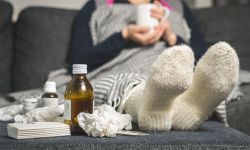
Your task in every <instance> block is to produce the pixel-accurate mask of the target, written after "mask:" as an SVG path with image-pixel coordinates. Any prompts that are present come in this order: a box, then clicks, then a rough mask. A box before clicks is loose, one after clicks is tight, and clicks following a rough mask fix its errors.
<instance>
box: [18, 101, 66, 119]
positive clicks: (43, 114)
mask: <svg viewBox="0 0 250 150" xmlns="http://www.w3.org/2000/svg"><path fill="white" fill-rule="evenodd" d="M63 112H64V105H58V106H55V107H42V108H37V109H34V110H32V111H30V112H28V113H26V114H25V115H16V116H15V117H14V120H15V122H16V123H30V122H62V121H63V119H59V118H62V117H59V116H60V115H62V114H63Z"/></svg>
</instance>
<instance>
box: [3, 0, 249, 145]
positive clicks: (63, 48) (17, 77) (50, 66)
mask: <svg viewBox="0 0 250 150" xmlns="http://www.w3.org/2000/svg"><path fill="white" fill-rule="evenodd" d="M236 9H237V10H238V11H237V13H242V14H241V16H242V18H238V17H237V16H233V15H234V14H233V15H232V14H230V12H232V11H235V8H233V9H231V8H219V9H218V8H212V9H205V10H196V11H195V12H194V13H195V16H196V18H197V19H198V22H199V23H200V24H201V29H202V32H203V33H204V35H205V37H206V42H207V43H208V44H212V43H214V42H216V41H218V40H226V41H229V42H230V43H232V44H233V46H235V47H236V49H237V51H238V53H239V56H240V59H241V62H242V63H241V66H242V67H243V68H244V69H249V70H250V67H249V65H248V64H249V57H250V55H248V54H249V53H250V51H249V50H248V49H247V46H249V44H250V43H249V42H247V39H250V38H249V36H248V37H247V38H246V39H244V38H245V36H239V35H235V34H239V33H238V32H237V33H234V34H233V35H231V34H229V33H228V32H229V31H230V33H231V32H233V31H235V30H233V29H234V28H236V27H240V30H242V32H243V33H244V31H248V30H247V29H248V28H249V25H248V26H245V25H242V24H241V23H237V22H234V24H233V23H232V22H231V19H230V18H234V19H239V20H238V21H244V22H247V21H245V20H246V18H248V16H247V15H246V14H249V13H250V11H249V10H250V9H249V8H243V9H242V8H236ZM11 14H12V7H11V5H9V4H8V3H6V2H4V1H1V0H0V66H1V69H0V93H2V94H1V95H2V98H3V97H4V96H5V95H6V94H7V93H9V92H13V91H20V90H26V89H32V88H38V87H41V86H42V85H43V83H44V81H46V78H47V74H48V73H49V72H50V71H51V70H55V69H58V68H61V67H62V66H64V65H65V62H66V59H67V51H68V46H69V43H70V33H71V26H72V21H73V19H74V16H75V15H76V14H77V11H73V10H64V9H55V8H42V7H31V8H27V9H25V10H24V11H22V13H21V14H20V16H19V19H18V21H17V22H16V23H15V24H13V23H12V22H11V19H10V17H11ZM228 15H230V16H228ZM218 17H220V18H218ZM244 35H245V34H244ZM229 38H232V39H229ZM240 38H242V40H241V39H240ZM243 45H244V46H245V47H244V46H243ZM242 89H243V92H244V93H245V94H246V95H245V96H246V97H245V100H242V101H238V102H233V103H231V104H230V105H229V107H228V108H227V109H228V118H229V123H230V125H231V126H232V127H234V128H237V129H239V130H241V131H243V132H245V133H247V134H250V121H249V119H248V116H247V114H248V113H249V111H250V92H249V89H250V87H249V86H245V87H242ZM0 104H1V98H0ZM6 124H7V122H0V149H194V150H195V149H197V150H199V149H250V137H249V136H247V135H246V134H244V133H242V132H240V131H238V130H236V129H233V128H226V127H225V126H224V125H223V124H222V123H220V122H217V121H207V122H206V123H205V124H204V125H203V126H202V128H201V129H200V130H198V131H194V132H180V131H178V132H177V131H171V132H157V133H150V135H149V136H145V137H127V136H117V137H116V138H102V139H98V138H90V137H86V136H69V137H58V138H43V139H32V140H18V141H17V140H14V139H11V138H8V137H7V131H6ZM133 128H134V129H135V130H136V129H137V127H136V125H134V126H133Z"/></svg>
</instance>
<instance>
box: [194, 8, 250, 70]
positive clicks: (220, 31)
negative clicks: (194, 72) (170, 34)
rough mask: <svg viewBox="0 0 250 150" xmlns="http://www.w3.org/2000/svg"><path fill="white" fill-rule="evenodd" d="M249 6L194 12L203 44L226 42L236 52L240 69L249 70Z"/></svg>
mask: <svg viewBox="0 0 250 150" xmlns="http://www.w3.org/2000/svg"><path fill="white" fill-rule="evenodd" d="M249 10H250V5H242V6H227V7H214V8H212V9H210V8H206V9H200V10H195V11H194V14H195V15H194V17H195V18H196V19H197V21H198V23H199V24H200V25H201V26H200V29H201V32H202V33H203V35H204V37H205V42H206V43H208V44H210V45H211V44H214V43H216V42H217V41H219V40H223V41H227V42H228V43H230V44H231V45H232V46H233V47H234V48H235V50H236V51H237V53H238V55H239V58H240V66H241V69H244V70H250V51H249V47H250V42H249V39H250V33H249V32H247V31H249V30H250V20H249V19H248V18H249V16H250V11H249Z"/></svg>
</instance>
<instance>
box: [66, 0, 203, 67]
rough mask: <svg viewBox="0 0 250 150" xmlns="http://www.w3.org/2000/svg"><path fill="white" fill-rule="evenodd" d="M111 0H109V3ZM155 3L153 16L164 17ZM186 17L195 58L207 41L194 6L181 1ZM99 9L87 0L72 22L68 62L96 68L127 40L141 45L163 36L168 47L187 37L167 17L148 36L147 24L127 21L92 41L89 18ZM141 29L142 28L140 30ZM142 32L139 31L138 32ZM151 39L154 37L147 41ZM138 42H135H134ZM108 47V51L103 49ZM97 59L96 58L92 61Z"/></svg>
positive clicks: (129, 0) (118, 0) (133, 0)
mask: <svg viewBox="0 0 250 150" xmlns="http://www.w3.org/2000/svg"><path fill="white" fill-rule="evenodd" d="M108 2H109V1H107V4H108ZM149 2H150V3H152V2H153V1H152V0H151V1H150V0H115V1H114V3H115V4H119V3H123V4H128V3H129V4H130V3H131V4H140V3H149ZM155 4H156V7H155V8H154V9H153V10H152V16H153V17H156V18H157V19H159V20H161V19H162V18H163V17H164V10H163V9H162V7H161V4H160V3H159V2H157V1H156V2H155ZM182 5H183V9H184V10H183V11H184V13H183V14H184V18H185V19H186V21H187V24H188V26H189V28H190V29H191V39H190V46H191V47H192V48H193V50H194V52H195V57H196V60H199V58H200V57H201V56H202V55H203V54H204V53H205V49H206V45H205V42H204V38H203V36H202V35H201V33H200V31H199V29H198V25H197V24H196V21H195V19H194V18H193V15H192V12H191V10H190V9H189V8H188V7H187V5H186V4H185V3H184V2H182ZM95 9H96V4H95V1H94V0H93V1H88V2H87V3H86V4H85V5H84V7H83V8H82V10H81V11H80V13H79V14H78V15H77V17H76V19H75V23H74V25H73V35H72V42H71V47H70V52H69V63H70V64H71V65H72V64H74V63H84V64H88V69H89V71H92V70H94V69H96V68H97V67H99V66H101V65H103V64H104V63H106V62H108V61H110V60H111V59H112V58H114V57H116V56H117V55H118V54H119V53H120V51H121V50H122V49H124V48H125V47H127V46H128V45H129V44H128V43H133V42H135V43H137V44H140V45H149V44H153V43H155V42H157V41H158V40H160V39H161V40H164V41H165V42H166V47H168V46H173V45H179V44H182V43H185V42H184V40H183V39H182V38H181V37H179V36H177V35H176V34H175V33H173V32H172V31H171V26H170V24H169V22H168V21H167V20H166V21H165V22H164V23H163V24H161V25H160V26H159V27H158V32H157V33H156V34H154V35H151V36H147V35H144V34H143V32H147V30H148V29H147V28H145V27H140V26H136V25H128V26H127V27H125V28H124V29H123V30H122V31H120V32H117V33H115V34H113V35H112V36H111V37H110V38H108V39H107V40H106V41H104V42H102V43H99V44H98V45H94V44H93V40H92V37H91V33H90V32H91V31H90V27H89V22H90V19H91V15H92V13H93V12H94V11H95ZM139 31H140V32H139ZM138 32H139V34H137V33H138ZM149 39H152V41H148V40H149ZM134 46H136V44H134ZM103 49H105V53H103ZM93 60H95V61H93Z"/></svg>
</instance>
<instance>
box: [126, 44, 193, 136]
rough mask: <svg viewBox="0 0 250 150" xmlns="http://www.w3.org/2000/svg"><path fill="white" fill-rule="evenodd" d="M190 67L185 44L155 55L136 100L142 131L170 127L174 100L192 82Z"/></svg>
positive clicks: (190, 53)
mask: <svg viewBox="0 0 250 150" xmlns="http://www.w3.org/2000/svg"><path fill="white" fill-rule="evenodd" d="M193 68H194V54H193V52H192V50H191V48H190V47H188V46H174V47H171V48H169V49H166V50H165V51H164V52H163V53H162V54H161V55H160V56H158V58H157V59H156V60H155V62H154V63H153V65H152V67H151V68H150V72H149V75H148V78H147V80H146V83H145V88H144V91H143V94H142V95H143V96H142V97H141V98H139V99H137V101H140V103H139V104H140V105H138V106H137V107H138V109H139V111H138V112H139V113H138V125H139V128H140V129H141V130H147V131H169V130H170V129H171V126H172V120H173V117H174V116H173V109H172V108H173V104H174V101H175V99H176V97H178V96H179V95H180V94H182V93H183V92H184V91H185V90H187V89H188V88H189V86H190V85H191V84H192V78H193ZM135 92H136V91H135ZM128 100H129V98H128ZM125 105H127V104H126V102H125ZM126 107H129V106H126ZM125 112H126V110H125ZM126 113H128V112H126Z"/></svg>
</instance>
